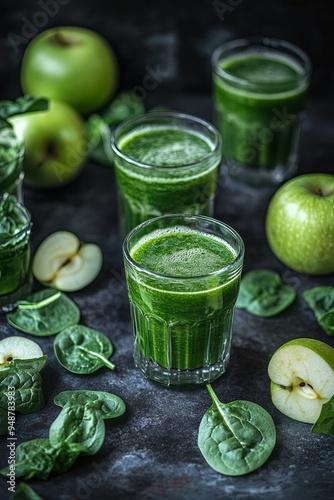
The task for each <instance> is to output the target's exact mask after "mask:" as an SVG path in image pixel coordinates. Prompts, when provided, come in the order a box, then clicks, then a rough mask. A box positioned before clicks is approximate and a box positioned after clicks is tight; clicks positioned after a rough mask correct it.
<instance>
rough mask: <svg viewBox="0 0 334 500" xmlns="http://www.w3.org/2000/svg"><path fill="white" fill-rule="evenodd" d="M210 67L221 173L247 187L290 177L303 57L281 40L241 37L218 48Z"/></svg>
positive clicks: (305, 68) (303, 85)
mask: <svg viewBox="0 0 334 500" xmlns="http://www.w3.org/2000/svg"><path fill="white" fill-rule="evenodd" d="M212 68H213V99H214V103H215V112H216V123H217V128H218V129H219V131H220V133H221V135H222V138H223V166H224V168H225V169H227V171H228V173H229V174H230V175H232V176H235V177H237V178H239V179H241V180H242V181H245V182H247V183H251V184H264V183H269V184H275V183H280V182H282V181H283V180H284V179H286V178H287V177H289V176H291V175H292V174H293V173H294V172H296V170H297V167H298V161H299V142H300V131H301V114H302V110H303V108H304V105H305V101H306V96H307V90H308V87H309V83H310V76H311V62H310V60H309V58H308V56H307V55H306V54H305V53H304V52H303V51H302V50H301V49H299V48H298V47H296V46H295V45H293V44H291V43H288V42H285V41H282V40H277V39H271V38H259V37H253V38H244V39H238V40H234V41H231V42H227V43H224V44H222V45H221V46H219V47H218V48H217V49H216V50H215V51H214V53H213V55H212Z"/></svg>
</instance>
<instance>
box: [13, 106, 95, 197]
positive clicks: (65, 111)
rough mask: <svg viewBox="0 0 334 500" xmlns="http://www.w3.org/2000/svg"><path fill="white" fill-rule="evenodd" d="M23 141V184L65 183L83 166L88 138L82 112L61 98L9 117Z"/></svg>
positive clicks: (36, 185)
mask: <svg viewBox="0 0 334 500" xmlns="http://www.w3.org/2000/svg"><path fill="white" fill-rule="evenodd" d="M9 121H10V123H11V124H12V125H13V128H14V131H15V133H16V135H17V136H18V138H19V139H20V140H22V141H23V142H24V146H25V155H24V160H23V169H24V172H25V176H24V182H25V184H26V185H28V186H31V187H36V188H54V187H59V186H62V185H64V184H68V183H69V182H71V181H72V180H73V179H75V178H76V177H77V176H78V175H79V173H80V172H81V170H82V168H83V167H84V164H85V161H86V157H87V153H88V140H87V137H86V131H85V124H84V121H83V119H82V117H81V115H80V114H79V113H78V112H77V111H76V110H75V109H74V108H72V107H71V106H69V105H68V104H65V103H63V102H59V101H58V102H57V101H49V109H48V110H46V111H35V112H33V113H25V114H22V115H16V116H14V117H11V118H9Z"/></svg>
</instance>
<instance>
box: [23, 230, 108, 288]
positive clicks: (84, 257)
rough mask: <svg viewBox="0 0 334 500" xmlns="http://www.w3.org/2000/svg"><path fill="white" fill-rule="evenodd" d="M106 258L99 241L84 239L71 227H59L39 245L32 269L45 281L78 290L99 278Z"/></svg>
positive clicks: (38, 277)
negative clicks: (81, 239)
mask: <svg viewBox="0 0 334 500" xmlns="http://www.w3.org/2000/svg"><path fill="white" fill-rule="evenodd" d="M102 262H103V256H102V252H101V249H100V247H99V246H98V245H95V244H94V243H82V242H81V241H80V240H79V239H78V237H77V236H76V235H75V234H73V233H70V232H69V231H57V232H55V233H52V234H50V235H49V236H48V237H47V238H46V239H45V240H44V241H42V243H41V244H40V246H39V247H38V249H37V251H36V253H35V255H34V259H33V265H32V271H33V274H34V276H35V278H36V279H37V280H38V281H39V282H40V283H42V284H43V285H47V286H51V287H53V288H57V289H58V290H62V291H64V292H74V291H77V290H80V289H82V288H84V287H85V286H87V285H88V284H89V283H91V282H92V281H93V280H94V279H95V278H96V276H97V275H98V274H99V272H100V270H101V267H102Z"/></svg>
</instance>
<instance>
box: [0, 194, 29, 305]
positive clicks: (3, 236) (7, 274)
mask: <svg viewBox="0 0 334 500" xmlns="http://www.w3.org/2000/svg"><path fill="white" fill-rule="evenodd" d="M31 226H32V224H31V216H30V213H29V212H28V210H27V209H26V208H25V207H24V206H23V205H22V204H21V203H20V202H18V201H17V199H16V197H15V196H14V195H9V194H8V193H6V194H4V195H3V196H0V312H3V313H6V312H9V311H11V310H12V309H13V308H14V307H15V303H16V301H17V300H20V299H22V298H24V297H25V296H26V295H27V294H28V293H29V292H30V291H31V288H32V273H31V243H30V236H31Z"/></svg>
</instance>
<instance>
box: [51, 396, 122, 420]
mask: <svg viewBox="0 0 334 500" xmlns="http://www.w3.org/2000/svg"><path fill="white" fill-rule="evenodd" d="M54 403H55V404H56V405H58V406H61V407H62V408H64V407H65V405H66V404H67V403H69V404H71V405H82V406H84V405H88V406H89V408H90V409H94V410H95V411H96V412H97V413H98V414H99V416H100V418H102V419H110V418H116V417H120V416H121V415H123V413H124V412H125V403H124V401H123V400H122V399H121V398H120V397H119V396H116V395H115V394H111V393H110V392H104V391H85V390H79V391H63V392H61V393H59V394H58V395H57V396H56V397H55V398H54Z"/></svg>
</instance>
